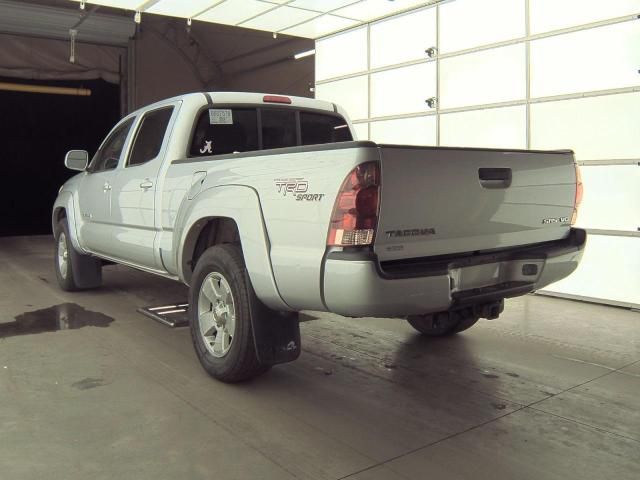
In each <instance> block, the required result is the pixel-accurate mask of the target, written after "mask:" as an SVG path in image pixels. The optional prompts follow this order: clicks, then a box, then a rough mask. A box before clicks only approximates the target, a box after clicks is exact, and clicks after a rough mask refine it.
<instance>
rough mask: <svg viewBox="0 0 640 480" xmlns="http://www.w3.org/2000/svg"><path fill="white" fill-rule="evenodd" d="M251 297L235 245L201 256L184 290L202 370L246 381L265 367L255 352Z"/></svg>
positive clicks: (216, 376) (239, 253)
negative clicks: (186, 293) (187, 289)
mask: <svg viewBox="0 0 640 480" xmlns="http://www.w3.org/2000/svg"><path fill="white" fill-rule="evenodd" d="M253 296H255V293H253V289H252V288H251V286H250V284H249V278H248V274H247V271H246V267H245V264H244V259H243V257H242V252H241V250H240V248H239V247H238V246H235V245H218V246H215V247H211V248H209V249H207V250H206V251H205V252H204V253H203V254H202V255H201V256H200V258H199V259H198V263H197V265H196V268H195V271H194V273H193V278H192V282H191V288H190V292H189V320H190V328H191V338H192V340H193V345H194V347H195V350H196V353H197V355H198V359H199V360H200V363H201V364H202V366H203V367H204V369H205V370H206V371H207V372H208V373H209V375H211V376H212V377H214V378H217V379H218V380H221V381H223V382H229V383H233V382H241V381H243V380H248V379H250V378H253V377H256V376H258V375H260V374H262V373H264V372H266V371H267V370H268V369H269V368H270V366H269V365H264V364H261V363H260V362H259V360H258V356H257V353H256V348H255V343H254V338H253V330H252V322H251V315H252V313H254V312H252V311H251V308H250V305H251V303H252V301H254V300H255V299H254V298H253Z"/></svg>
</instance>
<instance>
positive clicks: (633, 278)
mask: <svg viewBox="0 0 640 480" xmlns="http://www.w3.org/2000/svg"><path fill="white" fill-rule="evenodd" d="M638 272H640V238H639V237H612V236H608V235H590V236H589V238H588V241H587V247H586V249H585V252H584V256H583V258H582V262H581V263H580V265H579V266H578V269H577V270H576V271H575V272H574V273H573V274H571V275H570V276H569V277H567V278H565V279H564V280H561V281H559V282H556V283H554V284H552V285H549V286H548V287H547V288H546V289H545V290H549V291H552V292H556V293H563V294H568V295H578V296H581V297H591V298H594V299H607V300H613V301H615V302H619V303H622V304H625V305H631V304H633V305H637V306H640V275H638Z"/></svg>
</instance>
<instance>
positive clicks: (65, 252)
mask: <svg viewBox="0 0 640 480" xmlns="http://www.w3.org/2000/svg"><path fill="white" fill-rule="evenodd" d="M54 238H55V247H54V255H53V259H54V267H55V271H56V278H57V280H58V285H60V288H62V289H63V290H66V291H68V292H74V291H77V290H85V289H88V288H96V287H99V286H100V285H102V263H101V262H100V260H99V259H97V258H93V257H90V256H88V255H82V254H81V253H79V252H78V251H77V250H76V249H75V248H74V247H73V243H72V242H71V238H70V236H69V225H68V224H67V220H66V219H62V220H60V221H59V222H58V226H57V228H56V231H55V234H54Z"/></svg>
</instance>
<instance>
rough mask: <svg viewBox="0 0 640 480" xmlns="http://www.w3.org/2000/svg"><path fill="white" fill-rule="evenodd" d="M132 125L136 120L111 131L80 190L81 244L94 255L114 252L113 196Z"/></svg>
mask: <svg viewBox="0 0 640 480" xmlns="http://www.w3.org/2000/svg"><path fill="white" fill-rule="evenodd" d="M133 122H134V118H133V117H132V118H129V119H127V120H125V121H124V122H123V123H122V124H120V125H118V126H117V127H116V128H115V129H114V130H112V132H111V133H110V134H109V136H108V137H107V138H106V139H105V141H104V142H103V143H102V145H101V146H100V149H99V150H98V152H97V153H96V154H95V155H94V157H93V159H92V160H91V163H90V164H89V167H88V168H87V171H86V172H85V174H84V177H83V178H82V181H81V182H80V186H79V188H78V208H79V210H80V217H81V222H80V223H79V225H80V226H79V229H80V232H79V233H80V239H81V240H80V241H81V244H82V246H83V247H84V248H87V249H88V250H90V251H91V252H95V253H102V254H108V252H109V251H110V249H111V248H112V242H111V199H112V195H111V193H112V188H113V184H114V179H115V177H116V174H117V171H116V168H117V166H118V163H119V162H120V159H121V157H122V155H123V152H124V151H125V146H126V144H127V141H128V138H129V135H130V133H131V126H132V125H133Z"/></svg>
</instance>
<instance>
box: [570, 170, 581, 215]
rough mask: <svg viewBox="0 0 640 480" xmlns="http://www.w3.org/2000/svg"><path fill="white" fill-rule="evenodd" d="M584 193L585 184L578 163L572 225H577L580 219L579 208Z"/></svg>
mask: <svg viewBox="0 0 640 480" xmlns="http://www.w3.org/2000/svg"><path fill="white" fill-rule="evenodd" d="M583 194H584V186H583V185H582V175H581V174H580V167H579V166H578V164H577V163H576V197H575V201H574V202H573V215H572V217H571V225H575V224H576V221H577V220H578V209H579V208H580V204H581V203H582V195H583Z"/></svg>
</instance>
